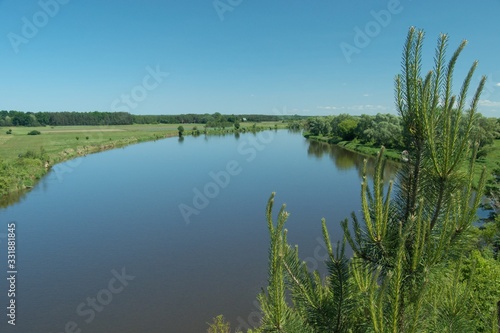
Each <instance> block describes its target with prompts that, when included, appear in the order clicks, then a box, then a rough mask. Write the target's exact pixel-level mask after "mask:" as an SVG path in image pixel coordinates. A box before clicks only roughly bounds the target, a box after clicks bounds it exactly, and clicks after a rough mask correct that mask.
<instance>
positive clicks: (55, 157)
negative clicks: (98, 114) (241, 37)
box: [0, 122, 284, 199]
mask: <svg viewBox="0 0 500 333" xmlns="http://www.w3.org/2000/svg"><path fill="white" fill-rule="evenodd" d="M179 125H182V126H183V127H184V135H191V134H192V133H193V128H194V127H195V126H196V128H197V130H198V131H200V134H201V135H204V134H205V133H204V132H205V128H204V125H203V124H154V125H117V126H57V127H49V126H46V127H9V128H5V127H3V128H0V147H1V149H0V199H2V198H3V197H4V196H7V195H8V194H12V193H15V192H19V191H23V190H25V189H27V188H30V187H32V186H34V185H35V184H36V182H37V181H38V180H39V179H40V178H41V177H43V176H44V175H45V174H46V173H47V172H48V171H49V170H50V168H51V166H53V165H54V164H57V163H60V162H63V161H66V160H70V159H72V158H75V157H79V156H85V155H87V154H92V153H96V152H100V151H104V150H109V149H114V148H118V147H124V146H127V145H130V144H135V143H139V142H144V141H153V140H158V139H162V138H167V137H173V136H177V135H178V131H177V127H178V126H179ZM276 127H277V128H284V124H282V123H279V122H265V123H258V124H257V125H255V127H254V124H253V123H242V124H241V128H240V132H243V131H251V130H254V129H255V130H263V129H269V128H276ZM8 130H11V134H6V132H7V131H8ZM34 130H35V131H39V132H40V133H41V134H40V135H28V132H31V131H34ZM206 131H207V134H208V135H211V134H226V133H231V132H234V129H233V128H230V129H229V128H228V129H224V130H223V129H210V128H209V129H206Z"/></svg>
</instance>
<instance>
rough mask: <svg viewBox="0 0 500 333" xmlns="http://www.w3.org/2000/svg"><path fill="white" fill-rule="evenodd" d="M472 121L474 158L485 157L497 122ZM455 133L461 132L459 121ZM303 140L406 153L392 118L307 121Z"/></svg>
mask: <svg viewBox="0 0 500 333" xmlns="http://www.w3.org/2000/svg"><path fill="white" fill-rule="evenodd" d="M475 118H476V121H475V123H474V124H473V127H472V129H471V139H472V140H474V141H477V142H479V152H478V157H480V156H481V155H485V154H486V152H487V149H486V147H487V146H488V145H491V144H492V143H493V140H495V139H499V138H500V118H487V117H484V116H482V115H481V114H479V113H478V114H476V115H475ZM458 125H459V130H462V131H463V130H464V126H465V122H463V121H462V123H461V124H458ZM304 128H305V129H306V131H307V133H306V136H308V137H310V136H323V137H328V141H329V142H330V143H337V142H340V141H353V140H358V141H359V142H360V143H363V144H370V145H374V146H382V145H383V146H384V147H387V148H399V149H402V150H404V149H406V147H405V145H404V141H403V130H404V127H403V123H402V117H400V116H397V115H393V114H381V113H379V114H377V115H375V116H370V115H366V114H363V115H361V116H354V115H350V114H340V115H337V116H326V117H314V118H309V119H307V120H306V121H305V123H304Z"/></svg>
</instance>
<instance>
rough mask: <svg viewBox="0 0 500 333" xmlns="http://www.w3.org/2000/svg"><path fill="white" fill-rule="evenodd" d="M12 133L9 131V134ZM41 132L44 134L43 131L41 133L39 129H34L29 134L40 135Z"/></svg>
mask: <svg viewBox="0 0 500 333" xmlns="http://www.w3.org/2000/svg"><path fill="white" fill-rule="evenodd" d="M11 133H12V132H11ZM11 133H7V134H11ZM40 134H42V133H40V131H37V130H33V131H30V132H28V135H40Z"/></svg>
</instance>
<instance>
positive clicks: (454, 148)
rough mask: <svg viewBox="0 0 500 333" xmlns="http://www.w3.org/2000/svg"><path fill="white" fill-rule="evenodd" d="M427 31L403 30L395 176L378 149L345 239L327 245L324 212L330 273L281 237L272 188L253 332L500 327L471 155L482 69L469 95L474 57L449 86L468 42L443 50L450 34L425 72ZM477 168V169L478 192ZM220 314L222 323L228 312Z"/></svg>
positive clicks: (498, 288) (346, 129)
mask: <svg viewBox="0 0 500 333" xmlns="http://www.w3.org/2000/svg"><path fill="white" fill-rule="evenodd" d="M423 37H424V34H423V32H422V31H418V30H416V29H415V28H411V29H410V31H409V33H408V37H407V41H406V43H405V46H404V50H403V61H402V73H401V74H400V75H398V76H397V77H396V101H397V103H396V104H397V109H398V112H399V114H400V118H399V126H397V124H393V125H394V128H392V123H393V121H394V122H396V119H388V120H387V121H385V122H386V123H388V124H387V125H384V126H390V127H391V128H392V130H390V131H391V132H394V131H395V130H396V128H400V136H398V138H397V140H395V141H393V143H392V144H393V145H394V147H404V148H405V150H406V153H405V154H404V159H403V161H402V167H401V170H400V173H399V174H398V178H397V181H396V182H395V185H393V184H392V182H391V183H390V185H389V186H388V187H384V179H383V174H384V173H383V167H384V160H385V154H386V153H385V149H384V148H381V149H380V150H379V153H378V157H377V168H376V172H375V175H374V177H373V182H372V183H371V184H369V182H368V179H367V177H363V182H362V185H361V198H362V205H361V214H359V215H358V214H356V213H353V214H352V216H351V220H350V221H349V220H347V219H345V220H343V221H342V222H341V225H342V228H343V241H342V242H339V243H337V244H332V243H331V241H330V235H329V232H328V228H327V223H326V221H325V220H322V222H321V230H322V233H323V239H324V242H325V246H326V249H327V251H328V254H329V258H328V259H327V260H326V262H325V264H326V268H327V274H326V276H322V275H321V273H320V272H319V271H313V272H310V271H309V270H308V268H307V265H306V263H305V262H304V261H302V260H301V259H300V257H299V251H298V248H297V247H293V246H291V245H290V244H289V243H288V241H287V230H286V229H285V224H286V220H287V218H288V216H289V213H288V212H287V211H286V207H285V205H283V206H282V207H281V209H280V210H279V212H278V214H277V219H276V220H275V218H274V217H273V206H274V201H275V194H274V193H273V194H272V195H271V198H270V199H269V201H268V205H267V209H266V219H267V225H268V230H269V235H270V248H269V269H268V286H267V287H266V288H265V289H263V291H262V292H261V293H260V294H259V295H258V300H259V302H260V307H261V313H262V319H261V322H260V327H257V328H255V329H254V330H249V331H248V332H254V333H255V332H287V333H294V332H297V333H298V332H300V333H306V332H310V333H321V332H325V333H326V332H394V333H396V332H499V331H500V259H499V255H498V246H495V241H494V240H492V239H495V238H496V240H497V241H498V237H499V235H500V228H499V223H500V220H498V218H497V220H496V223H495V224H494V225H492V226H491V228H490V230H488V234H486V233H485V231H484V229H483V230H482V231H481V229H478V228H476V227H475V226H474V223H475V221H476V211H477V208H478V207H479V204H480V198H481V193H483V190H484V187H485V182H486V173H485V169H484V167H482V166H481V165H478V163H476V162H477V157H478V154H479V152H480V150H481V145H480V143H479V142H478V131H477V129H478V126H480V120H479V116H478V115H477V111H476V109H477V104H478V101H479V98H480V95H481V91H482V89H483V86H484V82H485V80H486V77H482V79H481V80H480V83H479V85H478V86H477V87H476V89H475V90H474V91H473V94H472V96H469V95H468V92H469V85H470V83H471V80H472V77H473V74H474V72H475V69H476V66H477V62H475V63H473V65H472V66H471V67H470V70H469V71H468V73H467V75H466V77H465V79H464V81H463V82H464V83H463V85H462V87H461V90H460V92H459V93H458V94H457V95H454V94H453V93H452V89H451V82H452V77H453V72H454V68H455V65H456V63H457V59H458V58H459V55H460V53H461V52H462V50H463V49H464V47H465V45H466V42H465V41H464V42H462V43H461V44H460V45H459V47H458V48H457V50H456V51H455V52H454V53H453V54H452V55H451V57H450V58H449V60H446V49H447V44H448V36H447V35H441V36H440V38H439V39H438V44H437V47H436V53H435V58H434V59H435V63H434V68H433V69H432V71H430V72H427V73H423V72H422V69H421V63H422V59H421V52H422V44H423ZM386 119H387V118H386ZM316 120H317V119H316ZM313 121H314V120H311V125H312V124H313ZM358 123H359V122H358ZM358 123H356V121H355V120H353V119H342V118H341V120H340V121H338V122H337V123H334V124H332V121H331V122H329V123H326V122H323V123H320V124H316V123H315V124H314V127H313V126H310V125H309V126H310V127H309V131H311V130H312V131H313V134H315V135H316V136H318V135H328V134H329V133H331V132H332V131H338V132H336V133H342V136H340V137H342V138H344V139H349V140H353V139H354V138H355V137H354V134H353V135H352V136H351V137H346V136H345V135H349V133H354V129H356V128H357V126H358ZM329 126H330V127H331V128H329ZM317 127H318V128H319V132H315V131H316V130H315V128H317ZM380 131H381V130H380ZM368 134H370V135H375V136H377V135H378V134H379V133H377V134H375V133H373V132H370V131H369V132H368ZM370 140H374V141H376V140H377V139H375V138H373V137H372V138H371V139H370ZM389 146H391V145H389ZM464 167H465V169H464ZM477 169H479V173H480V174H481V176H480V179H479V180H478V182H477V184H476V189H477V191H474V190H473V177H474V174H476V171H475V170H477ZM392 192H394V195H392ZM332 200H334V198H332ZM318 227H319V226H318ZM488 237H490V238H489V239H488ZM347 245H348V246H349V247H350V248H351V249H352V251H353V253H354V254H353V257H352V258H350V257H348V256H347V255H346V253H345V249H346V246H347ZM497 245H498V243H497ZM217 323H219V324H220V323H223V325H220V327H222V328H223V329H226V331H228V330H227V327H228V326H227V325H226V324H225V323H224V322H223V318H221V317H218V322H217ZM215 327H216V326H215V322H214V324H212V326H211V329H212V332H222V331H217V330H214V328H215Z"/></svg>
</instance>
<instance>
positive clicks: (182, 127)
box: [177, 125, 184, 137]
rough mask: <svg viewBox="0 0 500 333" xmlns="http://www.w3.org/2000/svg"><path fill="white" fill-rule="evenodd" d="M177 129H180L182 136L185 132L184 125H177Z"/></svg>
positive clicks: (180, 135)
mask: <svg viewBox="0 0 500 333" xmlns="http://www.w3.org/2000/svg"><path fill="white" fill-rule="evenodd" d="M177 130H178V131H179V137H182V135H183V134H184V126H182V125H179V127H177Z"/></svg>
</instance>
